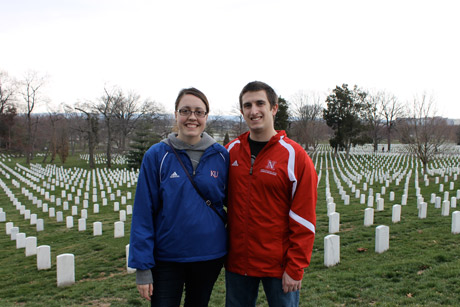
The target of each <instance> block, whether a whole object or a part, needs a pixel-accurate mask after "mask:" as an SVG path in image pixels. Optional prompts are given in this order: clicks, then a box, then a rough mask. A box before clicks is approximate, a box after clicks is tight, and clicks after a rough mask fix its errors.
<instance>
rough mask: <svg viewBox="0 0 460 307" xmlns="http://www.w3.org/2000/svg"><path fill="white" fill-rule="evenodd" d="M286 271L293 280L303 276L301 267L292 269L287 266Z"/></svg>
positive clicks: (300, 278)
mask: <svg viewBox="0 0 460 307" xmlns="http://www.w3.org/2000/svg"><path fill="white" fill-rule="evenodd" d="M286 273H287V274H288V275H289V276H290V277H291V278H292V279H294V280H302V278H303V269H293V268H291V267H290V266H287V267H286Z"/></svg>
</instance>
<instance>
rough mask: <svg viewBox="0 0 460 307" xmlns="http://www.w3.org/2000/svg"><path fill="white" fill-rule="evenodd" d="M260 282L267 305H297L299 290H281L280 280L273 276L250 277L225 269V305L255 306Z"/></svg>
mask: <svg viewBox="0 0 460 307" xmlns="http://www.w3.org/2000/svg"><path fill="white" fill-rule="evenodd" d="M260 282H262V285H263V287H264V291H265V296H266V297H267V301H268V306H270V307H297V306H299V298H300V297H299V293H300V292H299V291H295V292H288V293H284V292H283V286H282V281H281V279H279V278H274V277H252V276H244V275H240V274H236V273H232V272H229V271H225V285H226V291H227V292H226V297H225V306H226V307H251V306H254V307H255V306H256V302H257V295H258V292H259V284H260Z"/></svg>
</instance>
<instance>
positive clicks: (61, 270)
mask: <svg viewBox="0 0 460 307" xmlns="http://www.w3.org/2000/svg"><path fill="white" fill-rule="evenodd" d="M56 275H57V286H58V287H64V286H70V285H72V284H74V283H75V256H74V255H73V254H61V255H58V256H57V257H56Z"/></svg>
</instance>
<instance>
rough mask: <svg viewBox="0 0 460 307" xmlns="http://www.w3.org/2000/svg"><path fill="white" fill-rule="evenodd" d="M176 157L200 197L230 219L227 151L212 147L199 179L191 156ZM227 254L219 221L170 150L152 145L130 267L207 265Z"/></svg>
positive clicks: (141, 183)
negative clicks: (226, 204)
mask: <svg viewBox="0 0 460 307" xmlns="http://www.w3.org/2000/svg"><path fill="white" fill-rule="evenodd" d="M176 150H177V149H176ZM177 151H178V153H179V156H180V157H181V160H182V162H183V163H184V165H185V166H186V168H187V170H188V172H189V174H190V175H191V176H192V178H193V179H194V181H195V183H196V185H197V186H198V188H199V189H200V191H201V192H202V193H203V194H204V195H205V196H206V197H207V198H208V199H210V200H211V201H212V203H213V205H214V207H215V208H216V209H217V210H218V211H219V213H221V215H223V216H224V217H226V213H225V211H224V209H223V204H224V200H225V196H226V188H227V175H228V164H229V154H228V152H227V150H226V149H225V148H224V147H223V146H222V145H220V144H218V143H214V144H213V145H211V146H210V147H208V148H207V149H206V150H205V151H204V153H203V155H202V156H201V159H200V163H199V164H198V166H197V168H196V170H195V174H193V166H192V162H191V160H190V158H189V157H188V155H187V153H186V152H185V151H183V150H177ZM226 254H227V234H226V229H225V225H224V223H223V221H222V220H221V218H220V217H219V216H218V215H217V214H216V212H214V211H213V210H212V209H211V208H209V207H208V206H207V205H206V203H205V201H204V200H203V199H202V198H201V197H200V195H199V194H198V193H197V192H196V190H195V188H194V187H193V185H192V184H191V183H190V180H189V179H188V177H187V175H186V174H185V172H184V170H183V168H182V166H181V165H180V163H179V161H178V160H177V157H176V156H175V154H174V152H173V151H172V149H171V147H169V145H167V144H165V143H164V142H160V143H158V144H155V145H153V146H152V147H151V148H150V149H149V150H148V151H147V152H146V153H145V155H144V158H143V160H142V165H141V169H140V172H139V179H138V182H137V188H136V195H135V200H134V208H133V216H132V224H131V237H130V246H129V259H128V266H129V267H131V268H136V269H140V270H147V269H151V268H153V267H154V266H155V260H160V261H171V262H194V261H206V260H212V259H217V258H220V257H223V256H225V255H226Z"/></svg>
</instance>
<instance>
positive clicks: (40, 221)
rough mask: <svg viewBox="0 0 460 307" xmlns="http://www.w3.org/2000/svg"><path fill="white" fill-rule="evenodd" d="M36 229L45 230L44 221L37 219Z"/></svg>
mask: <svg viewBox="0 0 460 307" xmlns="http://www.w3.org/2000/svg"><path fill="white" fill-rule="evenodd" d="M36 229H37V231H43V230H45V221H44V220H43V219H38V220H37V225H36Z"/></svg>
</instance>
